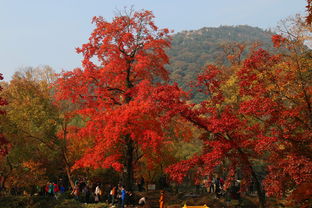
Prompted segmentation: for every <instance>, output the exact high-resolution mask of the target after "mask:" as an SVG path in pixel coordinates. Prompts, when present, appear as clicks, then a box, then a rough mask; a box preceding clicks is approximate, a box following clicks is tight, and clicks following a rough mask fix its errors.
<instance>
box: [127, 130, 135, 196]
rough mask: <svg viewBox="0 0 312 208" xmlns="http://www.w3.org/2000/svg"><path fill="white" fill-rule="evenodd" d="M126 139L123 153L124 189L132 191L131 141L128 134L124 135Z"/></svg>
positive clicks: (132, 147)
mask: <svg viewBox="0 0 312 208" xmlns="http://www.w3.org/2000/svg"><path fill="white" fill-rule="evenodd" d="M125 141H126V155H125V167H126V173H125V185H126V190H129V191H132V190H133V150H134V146H133V141H132V139H131V138H130V135H126V136H125Z"/></svg>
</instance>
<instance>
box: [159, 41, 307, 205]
mask: <svg viewBox="0 0 312 208" xmlns="http://www.w3.org/2000/svg"><path fill="white" fill-rule="evenodd" d="M276 46H280V44H278V45H276ZM303 57H305V58H303ZM310 64H311V61H310V60H309V58H308V56H306V55H304V54H302V56H301V57H299V56H298V54H297V55H294V56H289V55H288V54H287V55H282V54H281V55H271V54H269V53H268V52H267V51H265V50H263V49H259V50H255V51H253V52H252V53H251V54H250V55H249V57H248V58H247V59H245V60H244V62H243V64H242V65H237V66H233V67H232V71H233V73H232V74H226V73H225V71H230V70H221V69H219V68H218V67H217V66H214V65H210V66H208V67H207V68H206V70H205V71H204V72H203V73H202V74H201V75H199V76H198V79H197V87H198V88H199V90H200V91H201V92H203V93H205V94H206V96H207V100H205V101H203V102H201V103H200V104H198V105H195V104H188V103H186V102H183V101H181V100H180V99H179V97H177V96H179V93H178V92H179V91H180V90H179V89H178V88H175V87H171V88H168V87H163V88H162V93H158V94H155V99H156V100H161V102H158V103H159V104H161V105H162V107H163V108H164V109H168V112H167V114H166V116H167V117H170V116H173V115H175V116H176V115H180V116H181V117H182V118H184V119H186V120H187V121H190V122H192V123H193V124H194V125H196V126H197V127H199V128H200V129H202V130H204V133H203V134H202V136H201V139H202V141H203V144H204V145H203V150H202V153H201V154H197V155H194V157H192V158H191V159H188V160H184V161H181V162H179V163H177V164H175V165H172V166H171V167H169V168H167V172H168V173H169V174H170V175H171V177H172V178H173V179H174V180H176V181H178V182H182V180H183V178H184V176H185V175H186V174H187V172H188V171H189V170H190V169H196V170H197V174H198V177H207V176H210V175H211V174H212V173H214V171H215V170H216V168H218V167H219V168H220V167H221V168H223V172H225V173H227V176H226V182H225V187H228V186H229V185H230V183H231V181H233V179H235V175H236V173H237V172H238V171H239V172H240V174H241V175H242V179H243V180H242V183H241V189H242V190H244V188H246V187H247V185H248V184H249V183H250V182H251V181H253V182H254V183H255V186H256V189H257V192H258V197H259V202H260V207H265V197H264V190H265V191H266V194H267V195H268V196H271V195H275V196H276V195H277V196H282V194H283V193H285V192H288V193H289V192H293V193H295V192H296V189H297V187H301V186H302V185H304V184H311V178H312V177H311V176H312V172H311V170H312V160H311V138H312V137H311V133H312V132H311V124H312V122H311V121H312V116H311V115H312V111H311V80H310V79H309V78H308V77H311V71H309V70H308V69H309V66H310ZM298 85H299V87H298ZM164 95H165V96H164ZM256 166H258V167H261V166H262V167H263V168H264V169H263V172H264V173H262V175H259V171H256V169H255V167H256ZM265 172H266V173H267V174H265ZM261 177H265V179H264V180H263V181H262V180H261ZM301 192H302V191H301ZM306 193H309V192H306ZM303 198H304V199H307V198H309V196H307V195H306V196H305V197H303Z"/></svg>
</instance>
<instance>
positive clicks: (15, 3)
mask: <svg viewBox="0 0 312 208" xmlns="http://www.w3.org/2000/svg"><path fill="white" fill-rule="evenodd" d="M305 3H306V0H0V73H2V74H3V75H4V78H5V81H9V80H10V79H11V76H12V75H13V74H14V72H15V71H17V70H20V69H22V68H24V67H29V66H31V67H37V66H40V65H49V66H51V67H52V68H53V69H54V70H55V71H56V72H60V71H61V70H66V71H68V70H71V69H73V68H76V67H80V65H81V60H82V57H81V55H80V54H76V52H75V48H77V47H80V46H81V45H82V44H83V43H86V42H87V41H88V38H89V36H90V33H91V31H92V30H93V29H94V25H92V24H91V19H92V17H93V16H103V17H104V18H105V19H106V20H108V21H109V20H111V19H112V18H113V17H114V16H115V14H116V11H118V10H122V9H123V8H124V7H131V6H133V7H134V9H135V10H140V9H147V10H151V11H152V12H153V13H154V15H155V23H156V25H157V26H159V27H160V28H169V29H170V30H174V31H175V32H180V31H182V30H194V29H200V28H202V27H218V26H220V25H251V26H256V27H260V28H263V29H269V28H274V27H275V26H276V25H277V24H278V22H279V21H280V20H281V19H285V18H287V17H289V16H293V15H295V14H296V13H304V11H305Z"/></svg>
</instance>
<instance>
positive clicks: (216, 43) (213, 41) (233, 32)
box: [167, 25, 274, 100]
mask: <svg viewBox="0 0 312 208" xmlns="http://www.w3.org/2000/svg"><path fill="white" fill-rule="evenodd" d="M272 35H273V33H272V32H270V31H265V30H262V29H260V28H258V27H251V26H247V25H240V26H220V27H216V28H215V27H204V28H202V29H199V30H189V31H182V32H179V33H176V34H174V35H173V36H172V47H171V48H170V49H168V50H167V53H168V55H169V57H170V64H169V65H168V70H169V71H170V73H171V79H172V80H173V81H174V82H177V83H178V84H179V85H180V86H181V87H182V88H184V90H189V82H190V81H192V80H194V78H195V77H196V76H197V74H198V73H200V72H201V70H202V68H203V67H204V66H205V65H207V64H209V63H210V64H211V63H217V62H220V61H221V62H223V63H225V64H226V61H225V56H224V52H223V47H222V45H224V44H226V43H231V42H237V43H245V44H247V45H251V44H252V43H254V42H258V43H260V44H261V47H262V48H264V49H267V50H269V51H273V50H274V49H273V47H272V43H271V36H272ZM246 53H247V52H246ZM194 96H195V97H196V98H195V99H196V100H198V99H199V97H198V96H199V95H194Z"/></svg>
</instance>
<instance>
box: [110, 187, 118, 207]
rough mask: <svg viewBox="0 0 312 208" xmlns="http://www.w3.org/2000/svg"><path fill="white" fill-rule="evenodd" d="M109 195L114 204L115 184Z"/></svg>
mask: <svg viewBox="0 0 312 208" xmlns="http://www.w3.org/2000/svg"><path fill="white" fill-rule="evenodd" d="M109 195H110V197H111V202H112V204H113V205H114V204H115V196H116V187H115V186H113V187H112V189H111V191H110V193H109Z"/></svg>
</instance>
